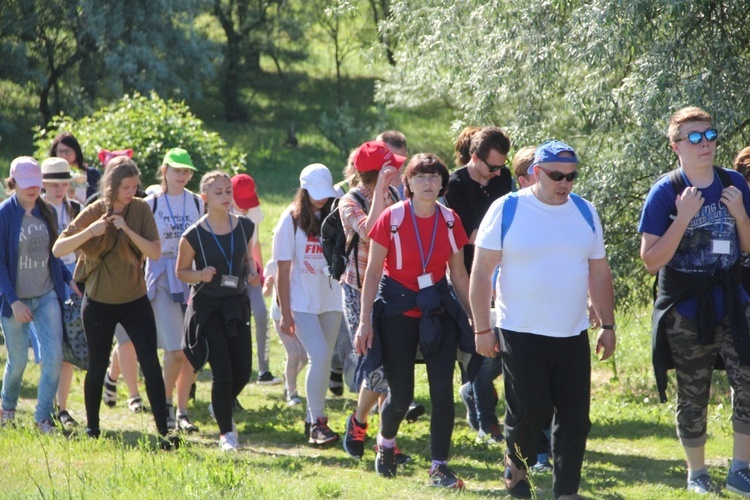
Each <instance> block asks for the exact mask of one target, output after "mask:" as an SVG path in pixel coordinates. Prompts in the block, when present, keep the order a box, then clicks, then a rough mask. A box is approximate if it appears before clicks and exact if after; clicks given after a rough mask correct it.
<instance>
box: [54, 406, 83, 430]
mask: <svg viewBox="0 0 750 500" xmlns="http://www.w3.org/2000/svg"><path fill="white" fill-rule="evenodd" d="M57 421H58V422H60V425H62V426H63V429H68V428H69V427H78V422H76V420H75V419H74V418H73V417H71V416H70V413H68V410H63V411H61V412H59V413H58V414H57Z"/></svg>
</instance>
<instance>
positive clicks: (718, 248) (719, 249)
mask: <svg viewBox="0 0 750 500" xmlns="http://www.w3.org/2000/svg"><path fill="white" fill-rule="evenodd" d="M711 252H712V253H718V254H724V255H726V254H728V253H729V252H730V244H729V240H711Z"/></svg>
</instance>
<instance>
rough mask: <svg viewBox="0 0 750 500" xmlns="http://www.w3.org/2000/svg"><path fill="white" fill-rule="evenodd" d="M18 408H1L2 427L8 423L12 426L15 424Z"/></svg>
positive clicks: (0, 424)
mask: <svg viewBox="0 0 750 500" xmlns="http://www.w3.org/2000/svg"><path fill="white" fill-rule="evenodd" d="M15 420H16V410H3V409H0V427H5V426H6V425H8V426H11V425H14V424H15Z"/></svg>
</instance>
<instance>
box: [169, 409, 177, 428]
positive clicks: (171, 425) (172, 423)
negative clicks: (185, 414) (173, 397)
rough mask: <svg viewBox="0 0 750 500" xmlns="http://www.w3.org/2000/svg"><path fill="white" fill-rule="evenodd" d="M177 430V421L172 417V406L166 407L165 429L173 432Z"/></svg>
mask: <svg viewBox="0 0 750 500" xmlns="http://www.w3.org/2000/svg"><path fill="white" fill-rule="evenodd" d="M176 428H177V419H176V418H175V416H174V406H172V405H171V404H168V405H167V429H169V430H170V431H173V430H175V429H176Z"/></svg>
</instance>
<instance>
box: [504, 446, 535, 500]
mask: <svg viewBox="0 0 750 500" xmlns="http://www.w3.org/2000/svg"><path fill="white" fill-rule="evenodd" d="M503 479H504V481H505V488H507V490H508V493H510V496H512V497H513V498H531V486H529V481H528V479H527V478H526V469H519V468H518V467H516V464H514V463H513V461H512V460H511V459H510V456H508V452H507V451H506V452H505V473H504V474H503Z"/></svg>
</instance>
